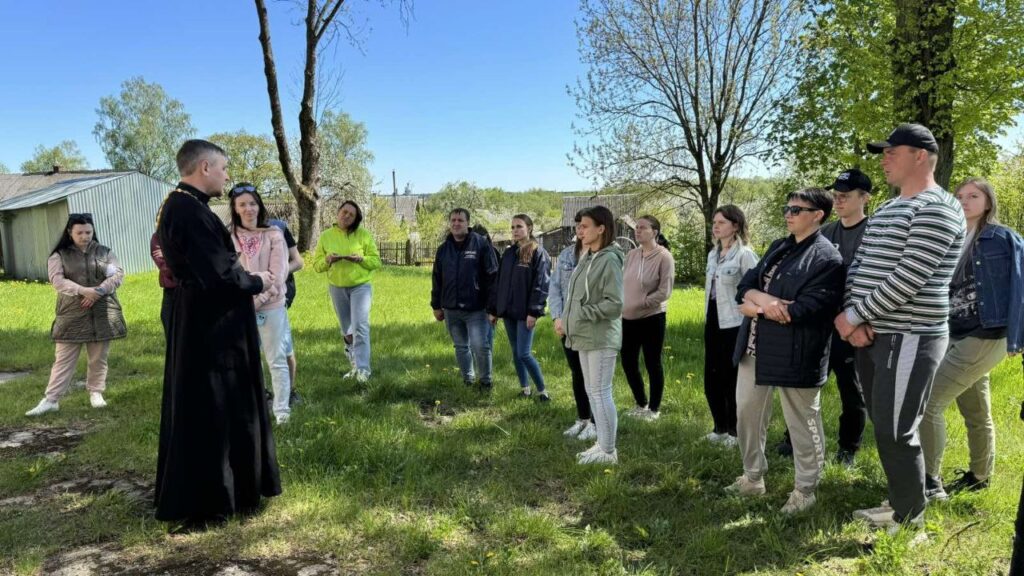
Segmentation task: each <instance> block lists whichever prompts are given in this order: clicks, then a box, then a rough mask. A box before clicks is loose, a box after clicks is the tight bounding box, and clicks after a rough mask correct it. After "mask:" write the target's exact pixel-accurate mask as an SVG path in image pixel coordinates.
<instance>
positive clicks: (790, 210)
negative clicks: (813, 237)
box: [782, 206, 821, 217]
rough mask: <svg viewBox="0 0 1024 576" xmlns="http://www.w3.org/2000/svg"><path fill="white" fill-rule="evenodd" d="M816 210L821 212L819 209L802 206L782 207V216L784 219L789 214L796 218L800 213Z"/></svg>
mask: <svg viewBox="0 0 1024 576" xmlns="http://www.w3.org/2000/svg"><path fill="white" fill-rule="evenodd" d="M818 210H821V208H804V207H803V206H783V207H782V216H783V217H785V216H789V215H790V214H792V215H793V216H798V215H800V213H801V212H817V211H818Z"/></svg>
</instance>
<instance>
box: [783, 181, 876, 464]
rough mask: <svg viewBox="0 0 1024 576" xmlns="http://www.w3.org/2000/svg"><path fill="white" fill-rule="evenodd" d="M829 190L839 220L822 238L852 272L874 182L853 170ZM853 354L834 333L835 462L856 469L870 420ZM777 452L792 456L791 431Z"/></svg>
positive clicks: (831, 366) (831, 355) (831, 365)
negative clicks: (840, 409)
mask: <svg viewBox="0 0 1024 576" xmlns="http://www.w3.org/2000/svg"><path fill="white" fill-rule="evenodd" d="M828 189H829V190H831V191H832V202H833V209H834V210H835V213H836V216H838V219H837V220H835V221H833V222H829V223H828V224H826V225H824V226H822V227H821V235H822V236H824V237H825V238H827V239H828V240H829V241H830V242H832V244H834V245H835V247H836V248H837V249H838V250H839V253H840V254H841V255H842V256H843V265H844V266H845V267H846V268H849V267H850V264H851V263H853V257H854V255H855V254H856V253H857V249H858V248H860V242H861V239H862V238H863V237H864V230H865V229H866V228H867V222H868V217H867V215H866V214H865V210H866V208H867V205H868V202H870V201H871V179H870V178H868V176H867V174H864V173H863V172H861V171H860V170H858V169H856V168H850V169H849V170H846V171H844V172H843V173H841V174H840V175H839V176H838V177H837V178H836V181H835V182H834V183H833V184H832V186H829V188H828ZM854 350H855V348H854V347H853V346H851V345H850V343H849V342H846V341H845V340H843V339H842V338H840V336H839V333H838V332H836V331H835V330H833V331H832V346H831V349H830V352H829V360H828V366H829V370H831V371H832V372H833V373H835V375H836V384H837V385H838V388H839V399H840V401H841V402H842V406H843V412H842V414H840V416H839V450H838V452H836V456H835V461H836V462H837V463H839V464H842V465H843V466H846V467H850V466H853V462H854V458H855V457H856V454H857V450H859V449H860V443H861V439H862V438H863V436H864V424H865V423H866V422H867V416H868V413H867V409H866V408H865V407H864V396H863V394H862V393H861V387H860V381H859V380H858V379H857V371H856V370H855V369H854ZM776 450H777V451H778V452H779V453H780V454H782V455H784V456H791V455H792V454H793V445H792V443H791V442H790V439H789V430H786V436H785V437H784V438H783V440H782V442H780V443H779V445H778V446H777V447H776Z"/></svg>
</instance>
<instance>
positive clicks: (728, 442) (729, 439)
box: [719, 434, 740, 448]
mask: <svg viewBox="0 0 1024 576" xmlns="http://www.w3.org/2000/svg"><path fill="white" fill-rule="evenodd" d="M723 436H725V438H722V440H721V441H719V444H721V445H722V446H725V447H726V448H735V447H737V446H739V445H740V441H739V440H737V439H736V437H735V436H730V435H729V434H723Z"/></svg>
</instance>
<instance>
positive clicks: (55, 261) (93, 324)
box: [25, 214, 128, 416]
mask: <svg viewBox="0 0 1024 576" xmlns="http://www.w3.org/2000/svg"><path fill="white" fill-rule="evenodd" d="M46 268H47V272H48V273H49V277H50V284H52V285H53V289H54V290H56V291H57V316H56V318H55V319H54V321H53V326H52V328H51V329H50V337H51V338H53V341H54V342H56V344H57V352H56V359H55V360H54V362H53V368H52V369H51V370H50V382H49V384H47V386H46V395H45V396H44V397H43V399H42V400H41V401H40V402H39V404H38V405H37V406H36V407H35V408H33V409H31V410H29V411H28V412H26V413H25V415H26V416H39V415H40V414H45V413H47V412H55V411H57V410H59V409H60V405H59V402H60V398H61V397H62V396H63V395H64V393H65V392H67V390H68V387H69V386H70V385H71V378H72V377H73V376H74V375H75V365H76V364H77V363H78V356H79V354H81V352H82V345H83V344H84V345H85V349H86V353H87V354H88V355H89V370H88V372H87V376H86V384H85V387H86V389H87V390H88V391H89V403H90V404H91V405H92V407H93V408H103V407H104V406H106V405H107V402H106V400H104V399H103V391H104V390H105V389H106V385H107V353H108V352H109V351H110V341H111V340H114V339H117V338H124V337H125V335H126V334H127V333H128V329H127V326H126V325H125V323H124V315H123V314H122V313H121V303H120V302H118V300H117V294H116V293H115V291H116V290H117V287H118V286H120V285H121V281H122V280H124V271H123V270H122V269H121V264H120V263H119V262H118V261H117V257H116V256H114V252H113V251H111V250H110V248H107V247H106V246H103V245H102V244H100V243H99V242H98V241H97V239H96V232H95V230H94V229H93V223H92V214H71V215H70V216H69V217H68V223H67V225H66V226H65V227H64V233H63V234H62V235H61V237H60V240H58V241H57V246H56V247H55V248H54V249H53V252H51V253H50V258H49V259H48V260H47V261H46Z"/></svg>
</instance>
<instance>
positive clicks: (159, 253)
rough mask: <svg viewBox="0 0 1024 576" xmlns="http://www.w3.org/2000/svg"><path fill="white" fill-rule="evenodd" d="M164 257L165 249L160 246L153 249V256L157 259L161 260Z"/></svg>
mask: <svg viewBox="0 0 1024 576" xmlns="http://www.w3.org/2000/svg"><path fill="white" fill-rule="evenodd" d="M163 257H164V251H163V250H161V249H159V248H157V249H156V250H153V258H155V259H157V260H160V259H161V258H163Z"/></svg>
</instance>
